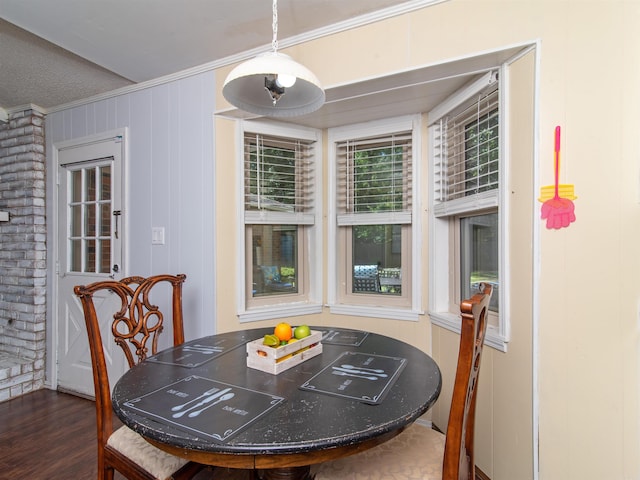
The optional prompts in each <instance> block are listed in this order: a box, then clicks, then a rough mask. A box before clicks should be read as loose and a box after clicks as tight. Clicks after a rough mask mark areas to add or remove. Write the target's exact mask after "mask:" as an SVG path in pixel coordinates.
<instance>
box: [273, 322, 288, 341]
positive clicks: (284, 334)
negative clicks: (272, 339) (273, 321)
mask: <svg viewBox="0 0 640 480" xmlns="http://www.w3.org/2000/svg"><path fill="white" fill-rule="evenodd" d="M273 334H274V335H275V336H276V337H278V338H279V339H280V341H281V342H288V341H289V339H290V338H291V337H293V329H292V328H291V325H289V324H288V323H285V322H281V323H279V324H278V325H276V328H274V329H273Z"/></svg>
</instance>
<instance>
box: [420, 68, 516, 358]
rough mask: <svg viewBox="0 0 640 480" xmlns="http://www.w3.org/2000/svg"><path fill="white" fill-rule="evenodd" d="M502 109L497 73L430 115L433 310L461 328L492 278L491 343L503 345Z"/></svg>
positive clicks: (442, 321) (435, 317)
mask: <svg viewBox="0 0 640 480" xmlns="http://www.w3.org/2000/svg"><path fill="white" fill-rule="evenodd" d="M501 112H502V109H501V106H500V82H499V80H498V76H497V74H496V73H495V72H489V73H487V74H485V75H483V76H482V77H480V78H479V79H477V80H476V81H475V82H473V83H472V84H470V85H468V86H467V87H466V88H464V89H463V90H461V91H460V92H458V93H457V94H454V95H453V96H452V97H450V98H449V99H448V100H447V101H446V102H445V103H444V104H443V105H441V106H439V107H436V108H435V109H434V110H433V111H432V112H430V113H429V143H430V155H429V158H430V178H431V186H432V191H431V192H430V209H429V210H430V243H431V248H430V252H431V255H430V265H431V268H430V282H429V283H430V295H429V297H430V300H429V314H430V316H431V319H432V321H433V323H434V324H436V325H440V326H443V327H445V328H448V329H451V330H454V331H459V328H460V327H459V313H458V312H459V311H460V302H461V301H462V300H463V299H465V298H469V297H470V296H472V295H473V294H474V293H476V292H477V291H478V286H479V284H480V283H482V282H487V283H490V284H492V285H493V295H492V298H491V304H490V308H489V316H488V318H489V328H488V331H487V343H488V344H491V345H492V346H495V347H498V348H501V349H503V348H504V342H505V341H507V324H506V315H505V314H504V312H501V311H500V305H501V304H502V303H503V302H501V296H502V295H504V293H505V291H506V288H505V285H503V282H502V281H501V280H502V275H501V273H500V272H501V271H502V269H503V268H504V262H503V261H502V258H503V255H504V253H503V252H504V245H503V241H502V239H503V238H504V236H503V232H504V229H503V225H502V218H503V215H502V211H501V200H500V193H501V180H502V176H501V175H502V159H501V152H502V151H503V150H504V149H503V147H502V138H501V131H502V127H503V124H502V115H501Z"/></svg>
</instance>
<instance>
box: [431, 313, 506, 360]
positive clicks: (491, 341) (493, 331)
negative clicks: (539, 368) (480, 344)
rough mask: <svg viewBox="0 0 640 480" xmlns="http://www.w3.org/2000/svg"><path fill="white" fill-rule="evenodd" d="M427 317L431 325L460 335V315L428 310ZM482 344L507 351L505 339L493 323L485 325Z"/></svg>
mask: <svg viewBox="0 0 640 480" xmlns="http://www.w3.org/2000/svg"><path fill="white" fill-rule="evenodd" d="M429 317H430V318H431V323H432V324H433V325H437V326H438V327H442V328H444V329H446V330H449V331H451V332H454V333H457V334H458V335H460V316H458V315H454V314H452V313H449V312H435V313H434V312H430V313H429ZM484 344H485V345H487V346H489V347H491V348H495V349H496V350H498V351H500V352H504V353H506V351H507V341H506V340H505V338H504V337H503V336H501V335H500V334H499V333H498V329H497V328H496V327H494V326H493V325H489V326H487V334H486V336H485V339H484Z"/></svg>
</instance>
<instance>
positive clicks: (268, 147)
mask: <svg viewBox="0 0 640 480" xmlns="http://www.w3.org/2000/svg"><path fill="white" fill-rule="evenodd" d="M313 143H314V142H313V141H307V140H299V139H293V138H284V137H274V136H268V135H261V134H256V133H245V136H244V210H245V223H252V224H259V223H262V224H309V225H310V224H313V223H314V204H313V198H314V183H315V182H314V180H315V179H314V175H313V172H314V157H313Z"/></svg>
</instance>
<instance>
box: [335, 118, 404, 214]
mask: <svg viewBox="0 0 640 480" xmlns="http://www.w3.org/2000/svg"><path fill="white" fill-rule="evenodd" d="M336 162H337V165H336V166H337V168H336V176H337V200H336V202H337V213H338V215H337V221H338V225H376V224H382V223H396V224H399V223H411V207H412V191H413V189H412V132H411V131H410V130H409V131H404V132H398V133H394V134H390V135H383V136H377V137H371V138H361V139H356V140H346V141H342V142H338V143H337V144H336Z"/></svg>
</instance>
